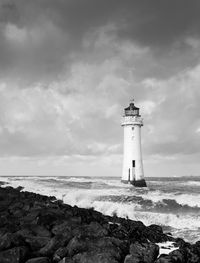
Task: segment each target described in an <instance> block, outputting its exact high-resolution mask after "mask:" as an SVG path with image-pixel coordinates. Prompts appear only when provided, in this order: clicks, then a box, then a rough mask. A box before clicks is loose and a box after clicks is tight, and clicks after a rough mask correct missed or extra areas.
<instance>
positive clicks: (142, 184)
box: [121, 179, 147, 187]
mask: <svg viewBox="0 0 200 263" xmlns="http://www.w3.org/2000/svg"><path fill="white" fill-rule="evenodd" d="M121 182H122V183H124V184H132V185H134V186H135V187H147V184H146V181H145V180H144V179H142V180H134V181H128V180H121Z"/></svg>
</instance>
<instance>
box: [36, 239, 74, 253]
mask: <svg viewBox="0 0 200 263" xmlns="http://www.w3.org/2000/svg"><path fill="white" fill-rule="evenodd" d="M70 239H71V236H70V237H69V236H64V235H57V236H54V237H53V238H51V239H50V240H49V242H48V243H47V244H46V245H45V246H44V247H43V248H41V249H40V250H39V254H40V255H42V256H51V255H53V254H54V253H55V251H56V250H57V249H58V248H60V247H64V246H65V245H67V244H68V242H69V240H70Z"/></svg>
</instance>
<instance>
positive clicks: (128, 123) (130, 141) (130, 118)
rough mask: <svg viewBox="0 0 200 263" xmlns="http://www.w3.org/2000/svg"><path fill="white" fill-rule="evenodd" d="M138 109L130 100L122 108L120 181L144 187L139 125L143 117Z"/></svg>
mask: <svg viewBox="0 0 200 263" xmlns="http://www.w3.org/2000/svg"><path fill="white" fill-rule="evenodd" d="M139 111H140V109H139V108H137V107H136V106H135V105H134V101H133V100H132V101H131V102H130V105H129V107H127V108H125V109H124V116H123V118H122V127H123V128H124V156H123V172H122V182H123V183H130V184H132V185H134V186H136V187H146V186H147V185H146V182H145V179H144V171H143V162H142V148H141V127H142V126H143V119H142V118H141V116H140V114H139Z"/></svg>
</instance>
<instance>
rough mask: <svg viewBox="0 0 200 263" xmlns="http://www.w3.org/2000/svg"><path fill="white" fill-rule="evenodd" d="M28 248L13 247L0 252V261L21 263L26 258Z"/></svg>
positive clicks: (3, 262) (2, 262)
mask: <svg viewBox="0 0 200 263" xmlns="http://www.w3.org/2000/svg"><path fill="white" fill-rule="evenodd" d="M27 253H28V249H27V248H26V247H14V248H11V249H8V250H4V251H2V252H0V262H1V263H21V262H24V260H25V259H26V255H27Z"/></svg>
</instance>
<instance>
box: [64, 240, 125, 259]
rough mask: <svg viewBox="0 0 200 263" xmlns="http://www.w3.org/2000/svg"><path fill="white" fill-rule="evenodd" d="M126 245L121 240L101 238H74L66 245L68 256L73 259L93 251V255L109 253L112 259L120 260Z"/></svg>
mask: <svg viewBox="0 0 200 263" xmlns="http://www.w3.org/2000/svg"><path fill="white" fill-rule="evenodd" d="M125 247H126V245H125V244H124V242H122V241H121V240H118V239H115V238H111V237H102V238H91V237H90V238H88V237H87V238H83V237H80V238H79V237H74V238H73V239H72V240H71V241H70V242H69V244H68V246H67V250H68V255H69V256H70V257H73V256H74V255H76V254H78V253H83V252H89V251H93V252H95V253H97V254H98V253H109V254H110V255H112V256H113V257H115V258H117V259H118V260H121V259H122V258H123V257H124V254H125V253H126V252H124V251H125Z"/></svg>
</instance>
